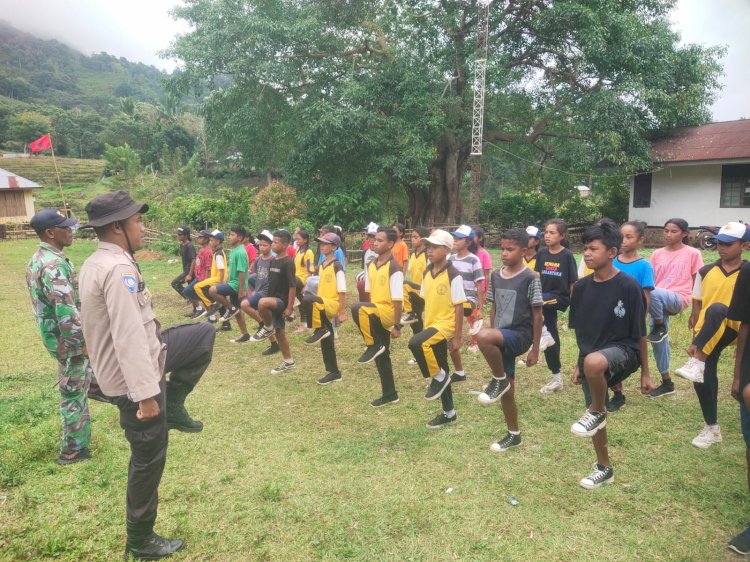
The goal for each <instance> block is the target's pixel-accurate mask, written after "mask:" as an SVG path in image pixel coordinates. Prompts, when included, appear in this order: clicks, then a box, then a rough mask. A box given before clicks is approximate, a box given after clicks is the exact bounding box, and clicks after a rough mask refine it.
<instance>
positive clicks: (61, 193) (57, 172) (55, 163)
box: [49, 135, 70, 217]
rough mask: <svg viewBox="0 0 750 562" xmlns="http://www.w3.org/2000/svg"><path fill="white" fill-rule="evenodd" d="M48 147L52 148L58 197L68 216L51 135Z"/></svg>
mask: <svg viewBox="0 0 750 562" xmlns="http://www.w3.org/2000/svg"><path fill="white" fill-rule="evenodd" d="M49 147H50V149H51V150H52V164H53V165H54V166H55V176H57V186H58V187H59V188H60V198H61V199H62V204H63V212H64V213H65V216H66V217H69V216H70V214H69V212H68V204H67V203H66V202H65V194H64V193H63V188H62V182H61V181H60V171H59V170H58V169H57V159H56V158H55V147H54V146H52V135H50V141H49Z"/></svg>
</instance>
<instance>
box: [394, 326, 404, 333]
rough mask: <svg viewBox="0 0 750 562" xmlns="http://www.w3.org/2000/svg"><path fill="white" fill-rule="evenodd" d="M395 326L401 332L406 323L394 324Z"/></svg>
mask: <svg viewBox="0 0 750 562" xmlns="http://www.w3.org/2000/svg"><path fill="white" fill-rule="evenodd" d="M393 327H394V328H396V329H397V330H398V331H399V332H400V331H401V330H402V329H403V327H404V325H403V324H394V325H393Z"/></svg>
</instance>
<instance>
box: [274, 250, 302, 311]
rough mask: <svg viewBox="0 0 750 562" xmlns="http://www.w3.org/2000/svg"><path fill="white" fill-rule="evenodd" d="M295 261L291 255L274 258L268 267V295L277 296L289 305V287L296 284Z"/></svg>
mask: <svg viewBox="0 0 750 562" xmlns="http://www.w3.org/2000/svg"><path fill="white" fill-rule="evenodd" d="M295 282H296V281H295V271H294V262H293V261H292V260H291V258H290V257H289V256H286V255H285V256H283V257H281V258H274V260H273V261H272V262H271V267H270V268H269V269H268V296H269V297H276V298H277V299H281V300H282V301H284V304H285V305H288V304H289V303H288V302H287V301H288V300H289V288H290V287H294V286H295Z"/></svg>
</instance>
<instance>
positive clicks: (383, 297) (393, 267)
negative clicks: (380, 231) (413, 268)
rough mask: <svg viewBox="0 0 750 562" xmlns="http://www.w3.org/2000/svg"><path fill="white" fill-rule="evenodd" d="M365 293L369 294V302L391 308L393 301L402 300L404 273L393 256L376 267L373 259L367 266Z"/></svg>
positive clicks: (376, 262)
mask: <svg viewBox="0 0 750 562" xmlns="http://www.w3.org/2000/svg"><path fill="white" fill-rule="evenodd" d="M365 292H367V293H370V302H371V303H373V304H380V305H386V306H393V301H403V300H404V272H403V271H402V269H401V266H400V265H398V264H397V263H396V260H394V259H393V256H391V257H389V259H388V261H387V262H385V263H384V264H382V265H381V266H380V267H378V260H377V259H374V260H372V261H371V262H370V265H368V266H367V276H366V277H365Z"/></svg>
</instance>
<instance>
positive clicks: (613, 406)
mask: <svg viewBox="0 0 750 562" xmlns="http://www.w3.org/2000/svg"><path fill="white" fill-rule="evenodd" d="M623 406H625V395H624V394H623V393H622V392H615V393H614V394H612V398H610V399H609V401H608V402H607V412H609V413H610V414H611V413H612V412H616V411H617V410H619V409H620V408H622V407H623Z"/></svg>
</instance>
